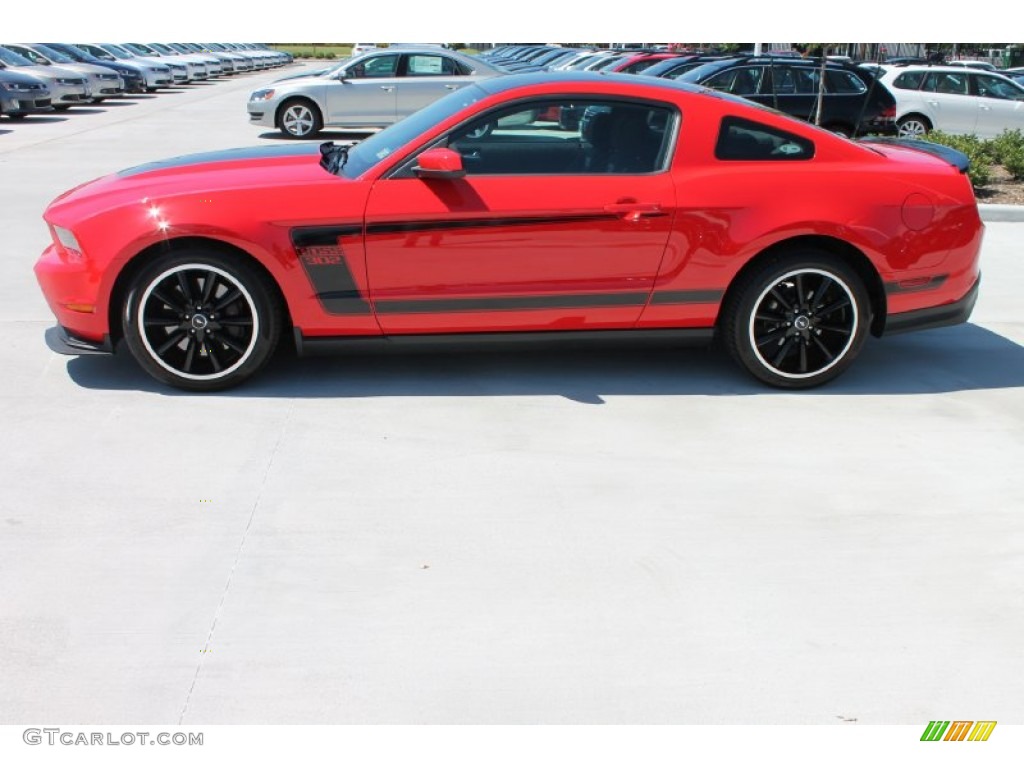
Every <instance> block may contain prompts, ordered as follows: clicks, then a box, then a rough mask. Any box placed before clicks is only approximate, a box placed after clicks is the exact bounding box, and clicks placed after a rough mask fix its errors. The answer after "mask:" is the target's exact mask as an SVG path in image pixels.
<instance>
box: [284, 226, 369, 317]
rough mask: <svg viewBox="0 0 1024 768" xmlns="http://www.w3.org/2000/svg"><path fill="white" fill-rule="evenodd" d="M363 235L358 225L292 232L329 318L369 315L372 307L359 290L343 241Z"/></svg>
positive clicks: (300, 228) (297, 229) (304, 229)
mask: <svg viewBox="0 0 1024 768" xmlns="http://www.w3.org/2000/svg"><path fill="white" fill-rule="evenodd" d="M362 233H363V228H362V226H361V225H359V224H347V225H345V224H343V225H338V226H330V227H297V228H296V229H293V230H292V231H291V238H292V245H293V246H295V253H296V254H297V255H298V257H299V263H300V264H302V268H303V269H304V270H305V272H306V275H307V276H308V277H309V281H310V282H311V283H312V284H313V289H314V290H315V291H316V295H317V299H319V301H320V305H321V306H322V307H323V308H324V311H325V312H327V313H328V314H330V315H368V314H370V305H369V303H368V302H367V301H366V299H365V298H364V297H363V295H362V294H361V293H360V292H359V289H358V288H357V287H356V282H355V280H354V279H353V278H352V272H351V270H350V269H349V265H348V260H347V259H346V257H345V251H344V248H343V247H342V245H341V242H340V240H341V238H343V237H355V236H361V235H362Z"/></svg>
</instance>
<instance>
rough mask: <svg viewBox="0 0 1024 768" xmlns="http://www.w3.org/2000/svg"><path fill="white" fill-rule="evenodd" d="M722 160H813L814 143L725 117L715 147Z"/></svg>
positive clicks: (718, 156)
mask: <svg viewBox="0 0 1024 768" xmlns="http://www.w3.org/2000/svg"><path fill="white" fill-rule="evenodd" d="M715 157H716V158H717V159H719V160H783V161H785V160H810V159H811V158H812V157H814V142H812V141H810V140H809V139H805V138H803V137H802V136H797V135H795V134H792V133H789V132H787V131H783V130H780V129H778V128H773V127H771V126H769V125H763V124H762V123H758V122H755V121H753V120H747V119H745V118H742V117H724V118H722V124H721V127H720V129H719V132H718V141H717V142H716V143H715Z"/></svg>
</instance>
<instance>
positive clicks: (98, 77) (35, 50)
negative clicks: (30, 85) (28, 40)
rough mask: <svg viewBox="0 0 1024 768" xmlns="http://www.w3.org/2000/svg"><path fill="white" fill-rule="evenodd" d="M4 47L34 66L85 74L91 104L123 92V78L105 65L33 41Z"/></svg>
mask: <svg viewBox="0 0 1024 768" xmlns="http://www.w3.org/2000/svg"><path fill="white" fill-rule="evenodd" d="M4 47H5V48H9V49H10V50H12V51H14V52H15V53H19V54H21V55H22V56H24V57H25V58H26V59H28V60H29V61H31V62H32V63H33V64H35V65H36V66H40V67H51V66H58V67H60V68H61V69H69V70H71V71H73V72H78V73H80V74H82V75H85V77H86V79H87V80H88V81H89V83H88V85H89V91H90V92H91V93H92V103H93V104H99V103H100V102H101V101H103V100H104V99H109V98H112V97H115V96H121V95H123V94H124V80H122V79H121V76H120V75H119V74H117V72H115V71H114V70H112V69H108V68H107V67H101V66H99V65H97V64H82V63H80V62H77V61H75V60H74V59H72V58H71V57H70V56H65V55H64V54H63V53H61V52H60V51H55V50H53V49H52V48H47V47H46V46H44V45H37V44H34V43H33V44H31V45H24V44H20V43H18V44H14V43H11V44H8V45H5V46H4Z"/></svg>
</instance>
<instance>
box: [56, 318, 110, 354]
mask: <svg viewBox="0 0 1024 768" xmlns="http://www.w3.org/2000/svg"><path fill="white" fill-rule="evenodd" d="M43 338H44V339H45V340H46V346H48V347H49V348H50V350H51V351H53V352H56V353H57V354H58V355H112V354H114V345H113V344H112V343H111V341H110V336H109V335H107V334H104V336H103V339H102V341H91V340H89V339H83V338H81V337H80V336H76V335H75V334H73V333H72V332H71V331H69V330H68V329H67V328H65V327H64V326H63V325H55V326H53V327H52V328H47V329H46V333H45V334H44V336H43Z"/></svg>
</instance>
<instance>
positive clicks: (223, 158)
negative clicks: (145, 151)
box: [117, 144, 320, 176]
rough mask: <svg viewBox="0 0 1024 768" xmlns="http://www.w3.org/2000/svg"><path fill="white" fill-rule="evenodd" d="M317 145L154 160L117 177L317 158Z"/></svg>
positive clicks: (236, 150) (206, 153)
mask: <svg viewBox="0 0 1024 768" xmlns="http://www.w3.org/2000/svg"><path fill="white" fill-rule="evenodd" d="M318 147H319V145H317V144H295V145H292V146H285V147H267V146H260V147H239V148H237V149H221V150H218V151H216V152H200V153H198V154H195V155H181V156H179V157H169V158H167V159H166V160H156V161H155V162H152V163H144V164H142V165H136V166H133V167H131V168H125V169H124V170H123V171H119V172H118V174H117V175H118V176H136V175H138V174H140V173H151V172H153V171H166V170H169V169H171V168H184V167H186V166H189V165H204V164H206V163H225V162H231V161H235V160H267V159H270V158H274V157H295V156H300V155H309V156H310V157H314V156H316V157H319V154H320V150H319V148H318Z"/></svg>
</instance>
